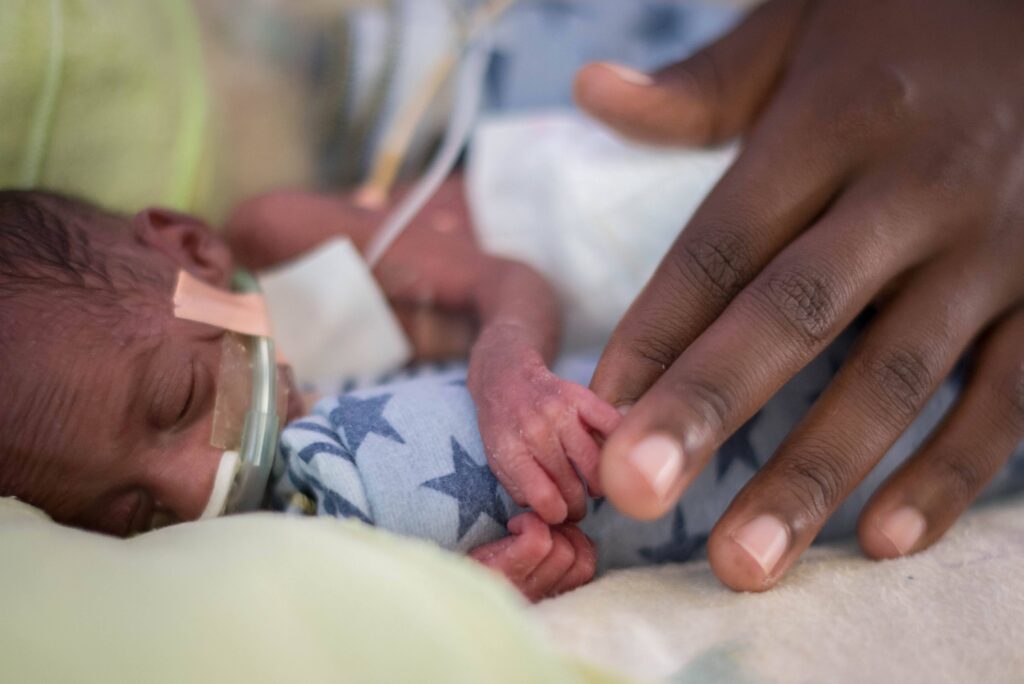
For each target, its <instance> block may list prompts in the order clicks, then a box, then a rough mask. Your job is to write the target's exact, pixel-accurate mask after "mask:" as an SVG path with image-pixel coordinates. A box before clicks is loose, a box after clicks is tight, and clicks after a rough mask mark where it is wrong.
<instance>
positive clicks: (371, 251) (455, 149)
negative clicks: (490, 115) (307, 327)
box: [366, 32, 492, 269]
mask: <svg viewBox="0 0 1024 684" xmlns="http://www.w3.org/2000/svg"><path fill="white" fill-rule="evenodd" d="M491 45H492V42H491V39H490V37H489V34H488V33H487V32H483V35H482V36H481V37H479V38H478V39H477V40H475V41H473V42H472V43H471V44H470V45H469V46H468V47H467V48H466V51H465V54H464V56H463V59H462V64H461V65H460V67H459V73H458V83H457V89H456V96H455V106H454V108H453V111H452V116H451V119H450V120H449V121H448V128H447V129H446V130H445V135H444V140H443V142H442V143H441V149H440V150H438V153H437V155H436V156H435V157H434V159H433V160H432V161H431V163H430V166H429V167H428V168H427V171H426V173H425V174H424V175H423V177H422V178H421V179H420V180H419V181H418V182H417V183H416V185H414V186H413V189H412V190H411V191H410V192H409V194H408V195H407V196H406V197H405V198H404V199H403V200H402V202H401V203H400V204H399V205H398V206H397V207H396V208H395V210H394V211H393V212H392V213H391V215H390V216H388V219H387V220H386V221H385V222H384V223H383V224H382V225H381V227H380V228H379V229H378V230H377V233H376V234H375V235H374V236H373V239H372V240H370V244H369V246H368V247H367V249H366V262H367V263H368V264H369V265H370V268H371V269H372V268H374V267H376V266H377V264H379V263H380V260H381V259H382V258H383V257H384V255H385V254H386V253H387V251H388V249H389V248H390V247H391V245H392V244H394V242H395V240H397V239H398V238H399V236H400V235H401V234H402V231H404V230H405V229H406V228H407V227H408V226H409V224H410V223H411V222H412V220H413V219H414V218H416V215H417V214H418V213H419V212H420V211H421V210H422V209H423V207H424V206H425V205H426V204H427V202H429V201H430V198H431V197H433V196H434V194H435V193H436V192H437V190H438V188H440V187H441V184H442V183H444V181H445V179H446V178H447V177H448V175H449V174H450V173H451V172H452V169H454V168H455V164H456V162H458V160H459V154H460V153H461V152H462V149H463V148H464V147H465V145H466V141H467V140H468V139H469V134H470V132H471V131H472V130H473V124H474V122H475V121H476V115H477V112H478V111H479V109H480V100H481V98H482V95H483V90H484V76H485V74H486V70H487V62H488V59H489V58H490V55H491Z"/></svg>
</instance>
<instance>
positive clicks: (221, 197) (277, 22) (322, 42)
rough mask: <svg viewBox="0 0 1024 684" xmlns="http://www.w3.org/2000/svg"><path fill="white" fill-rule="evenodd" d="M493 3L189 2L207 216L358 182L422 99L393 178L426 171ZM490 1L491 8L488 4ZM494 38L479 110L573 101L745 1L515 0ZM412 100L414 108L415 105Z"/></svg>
mask: <svg viewBox="0 0 1024 684" xmlns="http://www.w3.org/2000/svg"><path fill="white" fill-rule="evenodd" d="M488 1H490V0H197V1H196V2H195V6H196V8H197V10H198V13H199V16H200V21H201V25H202V34H203V43H204V45H203V48H204V50H203V53H204V59H205V60H206V63H207V74H208V79H209V91H210V93H211V95H212V97H211V106H212V109H213V114H214V115H213V121H212V124H211V131H210V132H211V138H212V140H211V142H212V143H213V145H214V148H215V159H216V161H215V165H216V169H217V171H216V175H217V178H218V180H219V182H218V191H217V193H216V201H215V203H214V206H211V207H210V209H209V211H208V212H207V213H210V214H212V215H213V216H214V217H217V216H218V215H222V214H223V212H225V211H226V210H227V208H229V207H230V206H231V205H233V204H234V203H235V202H236V201H237V200H239V199H241V198H243V197H247V196H250V195H253V194H256V193H260V192H263V191H266V190H269V189H271V188H280V187H282V186H302V187H313V188H319V189H325V190H330V189H337V188H341V187H348V186H352V185H357V184H360V183H362V182H364V181H365V180H366V179H367V177H368V176H370V175H371V174H372V173H373V171H374V169H373V165H374V159H375V156H376V154H377V151H378V150H379V147H380V144H381V141H382V139H384V138H385V137H386V136H387V135H388V134H389V131H392V132H393V130H394V128H395V127H396V120H397V119H398V118H399V117H401V116H402V113H403V112H407V111H408V110H409V108H410V101H411V100H412V99H414V98H417V97H421V98H422V96H423V93H424V89H425V88H426V86H425V85H424V84H427V83H431V82H432V81H437V85H438V86H439V89H438V90H437V92H436V95H435V96H433V97H431V98H430V100H429V102H430V104H429V107H426V110H425V111H424V113H423V115H422V116H421V117H419V118H418V124H417V125H416V127H415V131H414V135H413V136H412V138H411V140H410V142H409V145H408V149H407V153H406V154H405V156H404V160H403V162H402V163H401V166H400V168H399V169H398V170H397V171H398V173H399V176H400V177H401V178H408V176H409V175H410V174H411V173H413V172H415V171H416V170H418V169H420V168H421V167H422V166H423V163H424V161H425V160H426V159H427V158H428V157H429V155H430V152H431V151H432V150H433V149H434V147H435V146H436V144H437V141H438V139H439V136H440V134H441V133H442V131H443V129H444V126H445V124H446V122H447V120H448V116H449V112H450V107H451V101H452V90H453V88H452V83H451V81H452V80H453V79H452V78H440V79H439V78H438V76H439V75H440V74H443V73H446V72H445V71H444V67H445V65H446V63H447V62H448V61H450V60H451V59H452V58H453V56H455V55H457V54H458V52H459V50H460V46H461V45H462V36H463V34H464V30H465V28H466V24H467V22H469V21H470V17H472V16H473V13H474V12H475V11H477V10H479V9H480V8H481V6H484V5H486V3H487V2H488ZM492 4H495V3H492ZM497 4H498V5H501V8H502V9H505V6H507V10H506V11H505V13H504V15H503V16H502V17H501V18H500V20H498V21H496V22H495V23H494V25H493V27H492V30H491V33H490V39H491V40H492V41H493V48H492V51H491V54H490V56H489V58H488V66H487V76H486V79H485V91H484V110H485V112H498V111H521V110H526V109H531V110H544V109H558V108H567V107H571V105H572V103H571V93H572V79H573V75H574V73H575V72H576V70H577V69H578V68H579V67H580V66H582V65H583V64H585V63H587V62H590V61H595V60H611V61H616V62H620V63H623V64H627V65H631V66H635V67H637V68H640V69H650V68H653V67H656V66H660V65H663V64H666V63H670V62H673V61H675V60H678V59H679V58H681V57H682V56H684V55H686V54H688V53H690V52H692V51H693V50H694V49H696V48H697V47H699V46H700V45H701V44H703V43H704V42H706V41H708V40H709V39H711V38H713V37H714V36H716V35H717V34H719V33H721V32H722V31H724V30H725V29H727V28H728V27H729V26H730V25H731V23H732V22H733V21H734V20H735V18H736V17H737V16H738V14H739V12H738V10H739V9H740V8H742V7H743V6H746V5H749V4H752V3H751V2H750V1H749V0H731V1H728V0H720V1H718V2H714V1H713V0H710V1H708V0H705V1H699V0H629V1H624V0H517V1H512V2H500V0H499V2H498V3H497ZM413 106H414V105H413Z"/></svg>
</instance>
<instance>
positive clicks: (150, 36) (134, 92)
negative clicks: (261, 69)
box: [0, 0, 209, 212]
mask: <svg viewBox="0 0 1024 684" xmlns="http://www.w3.org/2000/svg"><path fill="white" fill-rule="evenodd" d="M207 117H208V106H207V97H206V91H205V82H204V78H203V60H202V53H201V44H200V34H199V26H198V23H197V21H196V18H195V16H194V12H193V7H192V5H191V2H190V0H142V1H140V0H2V1H0V122H2V123H0V187H18V188H30V187H42V188H47V189H51V190H56V191H60V192H65V193H69V194H74V195H78V196H81V197H84V198H87V199H89V200H91V201H93V202H96V203H98V204H101V205H103V206H106V207H107V208H110V209H114V210H120V211H125V212H132V211H136V210H138V209H140V208H142V207H144V206H147V205H150V204H160V205H164V206H169V207H172V208H177V209H182V210H196V209H198V208H200V207H199V206H198V205H199V204H200V203H201V202H202V201H204V199H205V195H207V194H208V193H209V190H208V189H207V188H204V187H202V186H203V183H204V180H203V178H204V174H203V165H204V163H205V162H204V148H205V143H206V140H205V135H206V129H207Z"/></svg>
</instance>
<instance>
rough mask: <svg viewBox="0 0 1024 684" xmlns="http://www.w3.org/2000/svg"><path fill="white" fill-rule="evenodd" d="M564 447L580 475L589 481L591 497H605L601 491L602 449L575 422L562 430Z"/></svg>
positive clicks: (591, 436)
mask: <svg viewBox="0 0 1024 684" xmlns="http://www.w3.org/2000/svg"><path fill="white" fill-rule="evenodd" d="M561 439H562V447H563V448H564V449H565V455H566V456H568V457H569V460H570V461H572V462H573V464H575V466H576V469H577V470H579V472H580V475H582V476H583V478H584V479H585V480H586V481H587V490H588V491H589V492H590V495H591V496H594V497H599V496H604V491H603V490H602V489H601V476H600V472H599V471H600V465H601V448H600V447H599V446H598V445H597V442H595V441H594V436H593V435H591V434H590V433H589V432H587V430H586V429H585V428H584V427H583V425H581V424H580V423H578V422H576V421H573V422H572V423H569V424H567V425H565V426H564V427H563V428H562V435H561Z"/></svg>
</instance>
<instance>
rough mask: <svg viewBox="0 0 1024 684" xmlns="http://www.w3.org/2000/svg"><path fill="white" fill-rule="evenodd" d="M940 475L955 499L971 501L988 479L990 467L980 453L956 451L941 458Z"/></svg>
mask: <svg viewBox="0 0 1024 684" xmlns="http://www.w3.org/2000/svg"><path fill="white" fill-rule="evenodd" d="M938 468H939V473H940V476H941V478H942V480H943V482H944V483H945V486H946V487H947V492H948V496H949V497H950V498H951V499H952V500H953V501H958V502H962V501H970V500H971V499H973V498H974V496H975V494H977V493H978V491H979V490H980V489H981V488H982V487H983V486H985V483H986V482H987V481H988V467H987V465H986V462H985V459H984V458H983V457H982V456H981V455H979V454H978V453H971V454H965V453H956V454H951V455H948V456H947V457H945V458H940V459H939V461H938Z"/></svg>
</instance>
